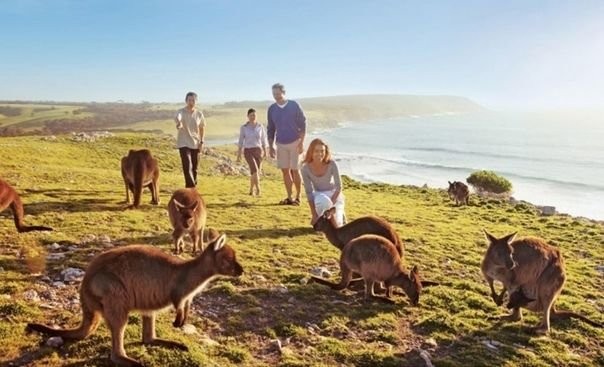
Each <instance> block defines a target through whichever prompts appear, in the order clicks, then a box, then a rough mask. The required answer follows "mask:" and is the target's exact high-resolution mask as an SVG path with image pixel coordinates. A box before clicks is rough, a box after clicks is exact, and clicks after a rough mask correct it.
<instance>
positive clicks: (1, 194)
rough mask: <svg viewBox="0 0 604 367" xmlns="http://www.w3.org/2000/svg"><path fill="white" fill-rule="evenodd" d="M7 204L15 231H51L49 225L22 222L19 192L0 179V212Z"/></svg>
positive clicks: (21, 204)
mask: <svg viewBox="0 0 604 367" xmlns="http://www.w3.org/2000/svg"><path fill="white" fill-rule="evenodd" d="M9 206H10V209H11V211H12V212H13V218H14V220H15V227H17V232H19V233H23V232H31V231H52V228H50V227H43V226H26V225H25V224H24V223H23V215H24V213H23V203H22V202H21V198H20V197H19V194H17V191H15V189H13V188H12V187H11V185H9V184H8V183H7V182H6V181H4V180H2V179H0V212H2V211H3V210H4V209H6V208H8V207H9Z"/></svg>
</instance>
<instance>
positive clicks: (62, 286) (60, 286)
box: [52, 281, 66, 288]
mask: <svg viewBox="0 0 604 367" xmlns="http://www.w3.org/2000/svg"><path fill="white" fill-rule="evenodd" d="M52 286H53V287H55V288H65V287H66V285H65V283H63V282H58V281H57V282H52Z"/></svg>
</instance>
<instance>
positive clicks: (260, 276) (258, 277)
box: [252, 274, 266, 282]
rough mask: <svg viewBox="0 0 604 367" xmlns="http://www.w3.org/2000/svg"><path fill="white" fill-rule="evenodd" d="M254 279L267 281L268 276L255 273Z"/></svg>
mask: <svg viewBox="0 0 604 367" xmlns="http://www.w3.org/2000/svg"><path fill="white" fill-rule="evenodd" d="M252 279H254V280H255V281H257V282H266V278H265V277H264V276H263V275H260V274H255V275H254V276H253V277H252Z"/></svg>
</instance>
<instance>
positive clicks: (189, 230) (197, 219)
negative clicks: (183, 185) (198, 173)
mask: <svg viewBox="0 0 604 367" xmlns="http://www.w3.org/2000/svg"><path fill="white" fill-rule="evenodd" d="M168 214H169V216H170V222H171V223H172V228H174V231H173V232H172V238H173V239H174V252H175V253H176V254H180V253H182V251H183V249H184V244H185V241H184V236H185V235H186V234H189V236H190V237H191V240H192V241H193V253H195V251H197V245H199V248H200V249H201V250H202V251H203V249H204V247H203V237H204V235H203V231H204V227H205V225H206V219H207V216H208V213H207V210H206V205H205V203H204V201H203V198H202V197H201V195H200V194H199V192H197V190H196V189H195V188H194V187H192V188H188V189H179V190H176V191H175V192H174V194H172V197H171V198H170V201H169V202H168Z"/></svg>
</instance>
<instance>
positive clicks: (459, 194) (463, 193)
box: [447, 181, 470, 206]
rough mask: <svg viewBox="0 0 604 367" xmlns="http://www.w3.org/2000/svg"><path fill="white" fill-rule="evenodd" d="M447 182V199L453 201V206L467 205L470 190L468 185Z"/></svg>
mask: <svg viewBox="0 0 604 367" xmlns="http://www.w3.org/2000/svg"><path fill="white" fill-rule="evenodd" d="M448 182H449V189H448V190H447V192H448V193H449V197H450V198H451V199H454V200H455V205H457V206H459V205H461V204H465V205H468V203H469V199H470V189H468V185H466V184H465V183H463V182H459V181H453V182H451V181H448Z"/></svg>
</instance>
